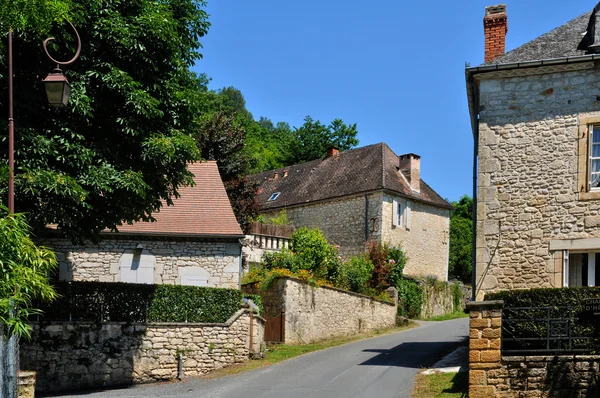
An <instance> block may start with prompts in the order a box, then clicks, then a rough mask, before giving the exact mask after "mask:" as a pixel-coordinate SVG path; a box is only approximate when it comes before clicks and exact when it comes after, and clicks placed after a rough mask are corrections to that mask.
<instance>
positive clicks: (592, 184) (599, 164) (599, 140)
mask: <svg viewBox="0 0 600 398" xmlns="http://www.w3.org/2000/svg"><path fill="white" fill-rule="evenodd" d="M589 140H590V142H589V145H588V152H589V157H590V159H589V164H588V186H589V189H590V191H592V190H600V126H598V125H596V126H590V128H589Z"/></svg>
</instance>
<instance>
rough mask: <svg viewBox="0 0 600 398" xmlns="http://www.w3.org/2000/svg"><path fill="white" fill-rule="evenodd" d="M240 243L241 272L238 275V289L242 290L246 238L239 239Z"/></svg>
mask: <svg viewBox="0 0 600 398" xmlns="http://www.w3.org/2000/svg"><path fill="white" fill-rule="evenodd" d="M238 242H239V244H240V273H239V276H238V289H239V290H242V274H243V273H244V240H243V239H238Z"/></svg>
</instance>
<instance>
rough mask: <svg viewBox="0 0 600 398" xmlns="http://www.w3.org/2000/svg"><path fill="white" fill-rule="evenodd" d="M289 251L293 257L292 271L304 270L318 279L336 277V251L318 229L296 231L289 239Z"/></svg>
mask: <svg viewBox="0 0 600 398" xmlns="http://www.w3.org/2000/svg"><path fill="white" fill-rule="evenodd" d="M290 250H291V251H292V252H294V255H295V260H294V262H295V267H296V268H295V269H293V271H296V270H300V269H304V270H307V271H310V272H312V273H313V274H314V275H315V276H316V277H318V278H329V277H331V278H335V277H336V276H337V273H338V269H339V262H340V261H339V258H338V254H337V250H336V249H335V248H334V247H333V246H332V245H330V244H329V243H328V242H327V239H325V236H324V235H323V232H321V230H319V229H318V228H314V229H310V228H306V227H302V228H299V229H297V230H296V232H294V233H293V234H292V236H291V238H290Z"/></svg>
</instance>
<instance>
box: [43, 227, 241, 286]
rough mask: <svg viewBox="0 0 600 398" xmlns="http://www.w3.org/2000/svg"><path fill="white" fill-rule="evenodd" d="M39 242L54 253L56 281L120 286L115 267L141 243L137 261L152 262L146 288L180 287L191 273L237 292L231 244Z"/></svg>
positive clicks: (235, 250)
mask: <svg viewBox="0 0 600 398" xmlns="http://www.w3.org/2000/svg"><path fill="white" fill-rule="evenodd" d="M40 243H41V244H43V245H45V246H49V247H51V248H52V249H53V250H55V251H56V256H57V259H58V262H59V278H60V279H61V280H75V281H100V282H121V281H122V280H121V267H122V266H123V265H124V263H125V262H127V261H128V259H129V258H130V257H131V259H130V260H129V261H130V262H131V261H133V256H134V255H135V251H136V247H137V246H138V245H139V244H141V245H142V246H143V250H141V253H140V257H141V258H142V259H147V260H148V261H149V262H153V267H154V271H153V277H152V278H151V279H153V280H152V281H150V282H152V283H156V284H162V283H168V284H181V283H182V282H183V281H182V275H187V274H186V272H187V273H189V272H194V273H196V274H198V275H199V276H201V277H203V278H202V279H203V280H205V286H211V287H223V288H232V289H237V288H239V280H240V266H241V256H240V255H241V245H240V244H239V242H237V241H235V242H226V241H217V240H215V241H210V240H205V241H198V240H163V239H160V238H156V239H148V238H118V239H117V238H105V239H104V240H102V241H101V242H100V243H98V244H94V243H91V242H87V243H86V244H85V245H73V244H72V243H71V241H69V240H66V239H60V238H47V239H44V240H42V241H40ZM128 256H129V257H128Z"/></svg>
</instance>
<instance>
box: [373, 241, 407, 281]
mask: <svg viewBox="0 0 600 398" xmlns="http://www.w3.org/2000/svg"><path fill="white" fill-rule="evenodd" d="M367 255H368V257H369V259H370V260H371V262H372V263H373V265H374V269H373V275H372V276H371V279H370V280H369V286H370V287H371V288H373V289H376V290H379V291H381V290H385V289H387V288H388V287H390V286H395V285H396V284H397V283H398V281H399V280H400V278H401V277H402V272H403V271H404V266H405V265H406V261H407V257H406V253H404V250H403V249H402V248H401V247H400V246H390V245H389V244H387V243H381V242H378V241H371V242H369V243H368V244H367Z"/></svg>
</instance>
